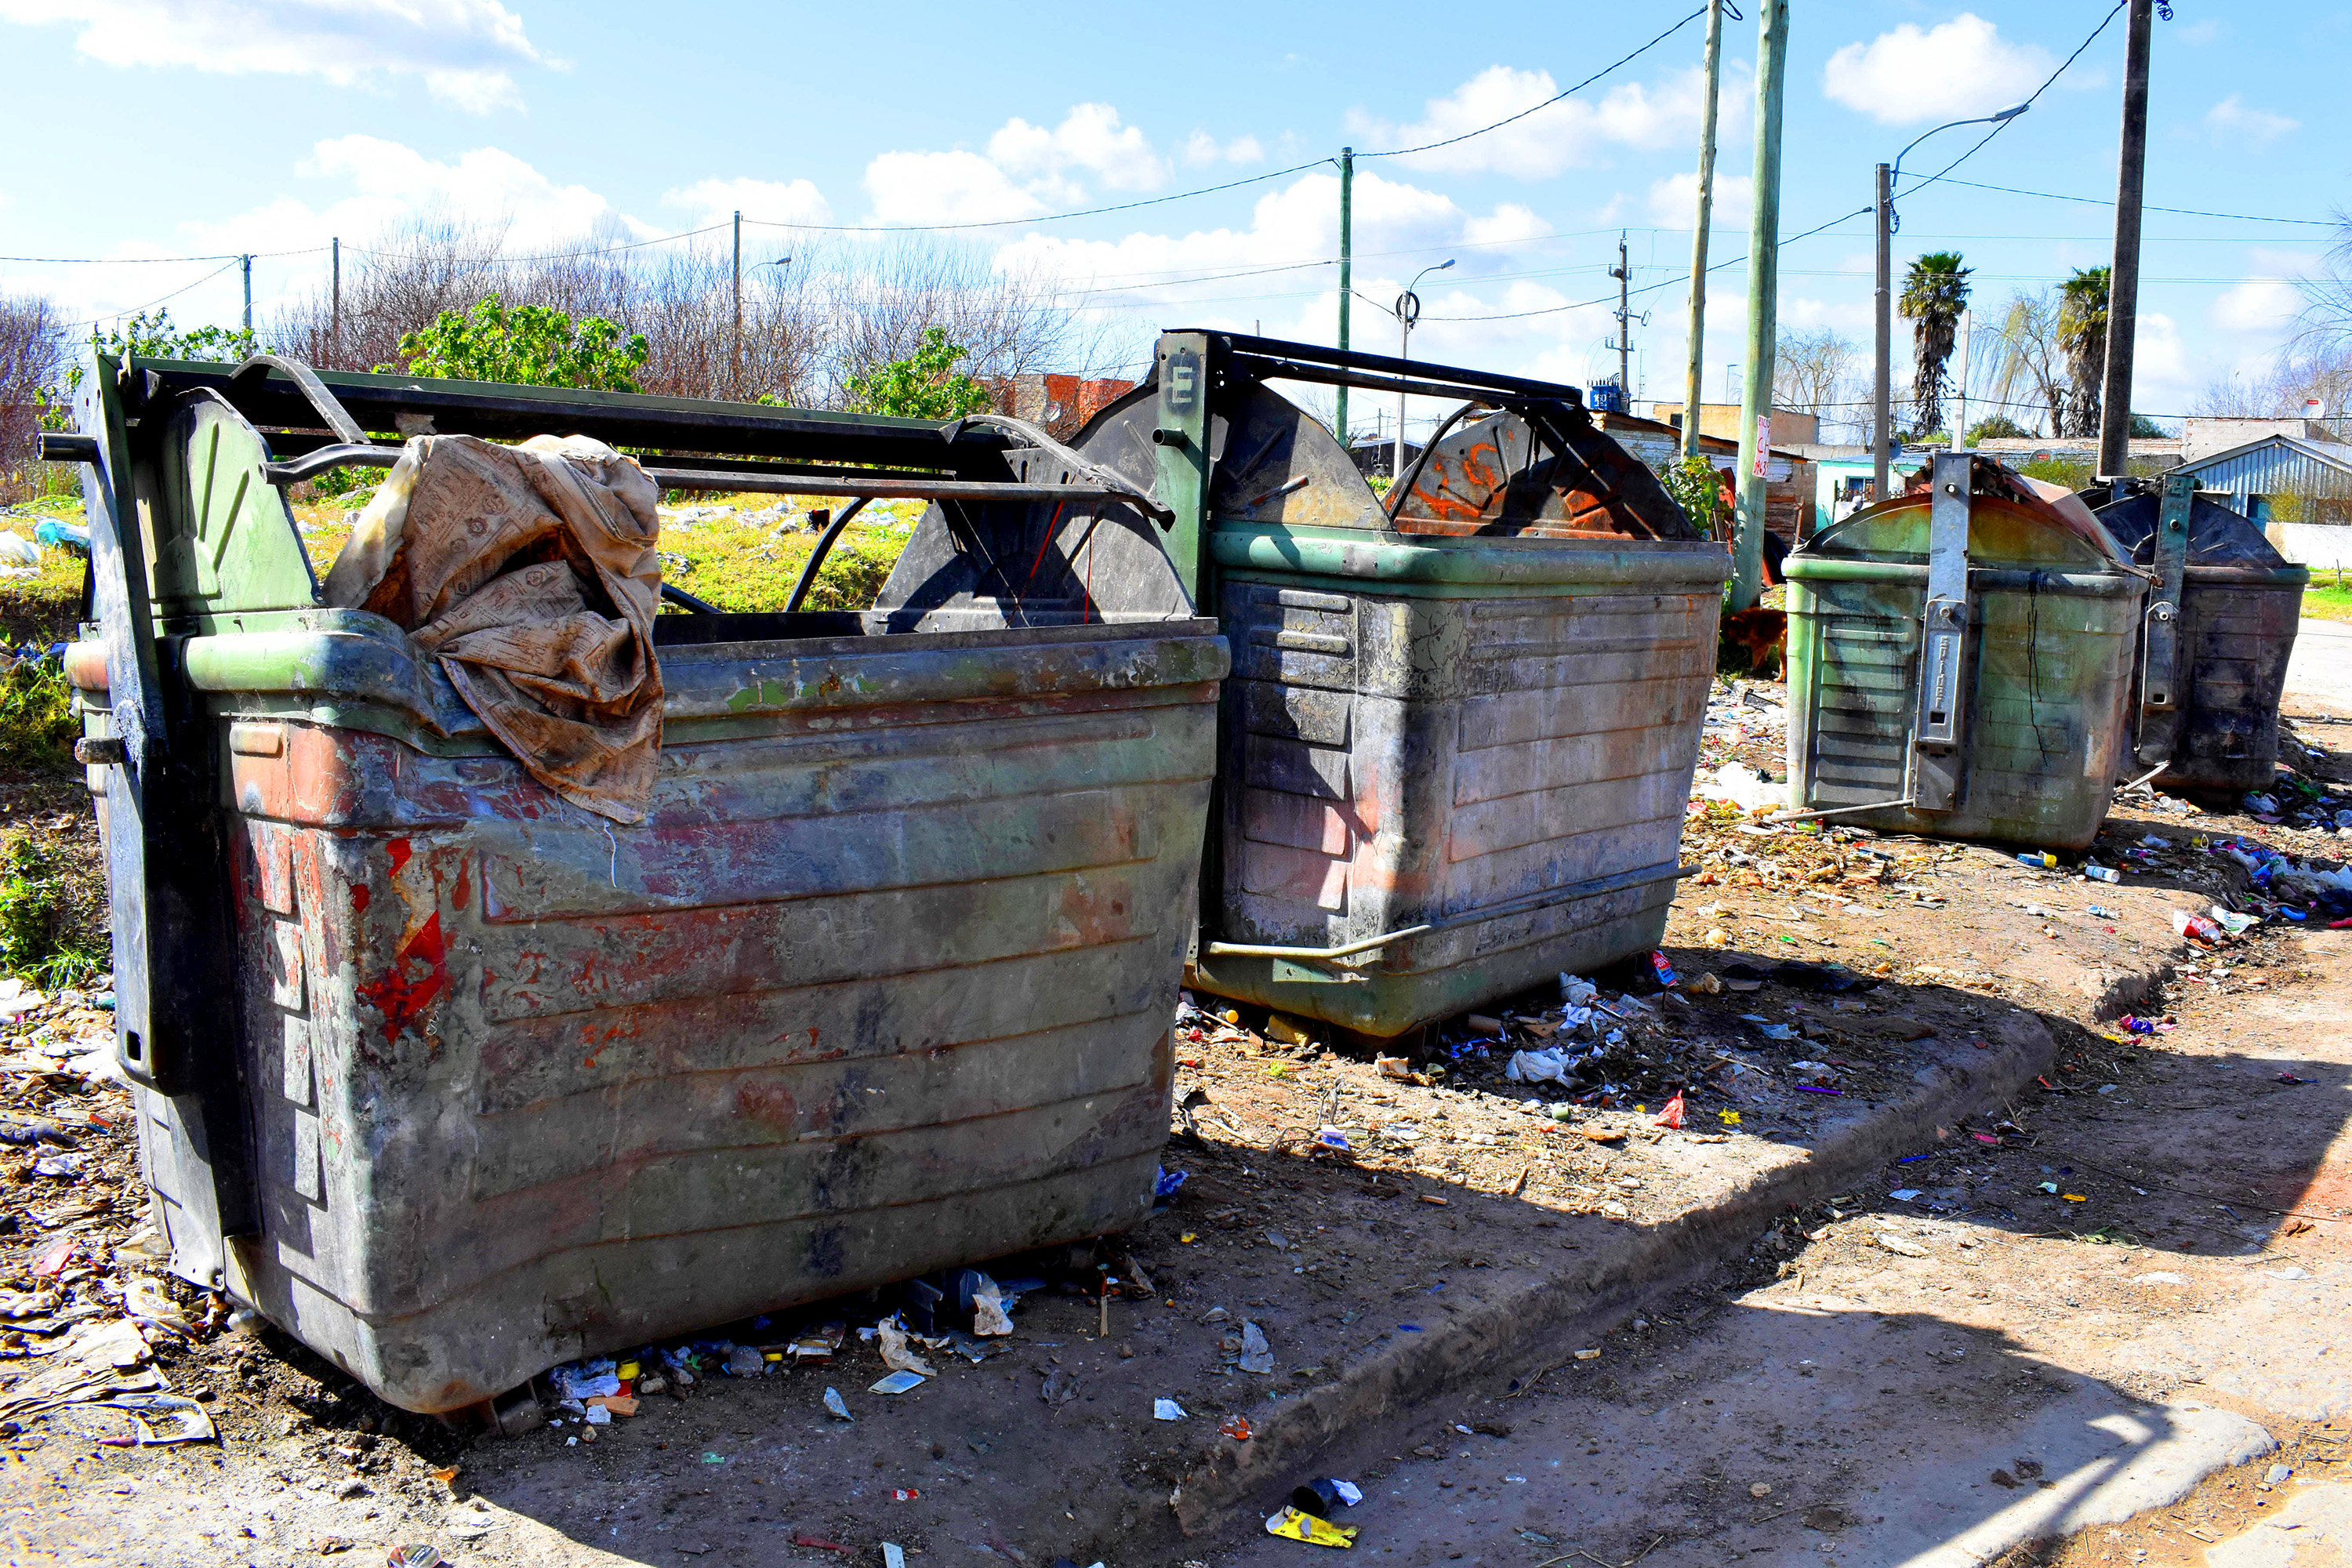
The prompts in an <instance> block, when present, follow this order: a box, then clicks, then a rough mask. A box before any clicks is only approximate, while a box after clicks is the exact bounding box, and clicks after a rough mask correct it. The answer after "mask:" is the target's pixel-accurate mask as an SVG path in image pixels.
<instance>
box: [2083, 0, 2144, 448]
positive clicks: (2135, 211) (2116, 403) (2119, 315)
mask: <svg viewBox="0 0 2352 1568" xmlns="http://www.w3.org/2000/svg"><path fill="white" fill-rule="evenodd" d="M2154 9H2155V5H2154V0H2131V17H2130V24H2129V31H2128V32H2127V34H2126V41H2125V44H2124V140H2123V151H2122V153H2121V155H2120V156H2118V157H2117V158H2116V255H2115V264H2114V267H2113V269H2112V270H2111V271H2110V272H2109V273H2108V275H2107V365H2106V374H2105V376H2104V377H2102V378H2101V379H2102V385H2101V388H2100V393H2099V395H2100V398H2101V400H2102V401H2101V403H2100V405H2099V470H2098V475H2097V477H2098V478H2100V479H2120V478H2121V477H2123V474H2124V470H2125V468H2126V464H2127V462H2128V460H2129V458H2130V457H2131V392H2132V339H2133V338H2134V336H2135V335H2136V334H2137V331H2138V329H2139V216H2140V191H2141V187H2142V185H2143V184H2145V182H2146V178H2147V50H2148V34H2149V33H2150V31H2151V30H2152V27H2151V22H2152V20H2153V18H2152V17H2151V16H2150V13H2151V12H2152V11H2153V10H2154Z"/></svg>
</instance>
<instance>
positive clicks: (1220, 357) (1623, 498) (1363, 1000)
mask: <svg viewBox="0 0 2352 1568" xmlns="http://www.w3.org/2000/svg"><path fill="white" fill-rule="evenodd" d="M1276 382H1294V383H1304V384H1318V385H1332V384H1340V385H1349V386H1355V387H1359V388H1364V387H1369V388H1372V389H1376V390H1394V389H1396V388H1397V387H1399V386H1400V385H1401V384H1402V385H1409V386H1410V387H1411V388H1412V390H1414V391H1415V392H1419V393H1422V394H1424V395H1438V396H1444V397H1448V398H1451V399H1453V400H1454V401H1455V402H1456V403H1457V404H1458V405H1459V407H1458V408H1457V410H1456V413H1455V414H1454V416H1452V417H1451V418H1449V420H1448V421H1447V426H1448V427H1447V429H1445V430H1444V431H1441V432H1440V434H1439V439H1438V440H1437V441H1435V442H1434V443H1433V444H1432V446H1431V448H1430V451H1429V455H1428V457H1427V458H1425V459H1424V462H1423V465H1422V466H1421V467H1420V468H1418V469H1416V470H1415V471H1414V472H1413V473H1412V474H1410V475H1408V476H1407V479H1406V482H1405V484H1404V486H1403V487H1402V490H1400V491H1398V492H1395V493H1394V494H1393V496H1392V498H1391V501H1390V502H1384V501H1383V500H1382V499H1381V498H1380V497H1378V496H1376V495H1375V494H1374V493H1373V492H1372V490H1371V489H1370V488H1369V487H1368V485H1367V484H1366V482H1365V480H1364V479H1363V478H1362V477H1361V476H1360V474H1359V473H1358V472H1357V470H1356V469H1355V468H1354V467H1353V465H1352V464H1351V463H1350V462H1349V458H1348V456H1347V454H1346V453H1345V452H1344V451H1343V450H1342V449H1341V447H1340V446H1339V442H1338V441H1337V440H1336V439H1335V438H1334V437H1333V436H1332V435H1331V434H1330V432H1329V431H1328V430H1327V429H1326V428H1325V427H1324V426H1323V425H1322V424H1321V423H1319V422H1318V420H1316V419H1314V418H1311V417H1309V416H1307V415H1306V414H1305V413H1304V412H1303V411H1302V410H1301V409H1300V408H1299V406H1298V405H1297V404H1295V403H1293V402H1291V401H1290V400H1289V399H1288V398H1287V397H1286V396H1284V395H1283V394H1282V393H1281V392H1279V391H1277V390H1276V387H1275V385H1274V383H1276ZM1076 447H1077V448H1078V450H1079V451H1080V452H1082V453H1083V454H1085V455H1086V456H1087V458H1091V459H1093V460H1095V461H1097V462H1100V463H1102V464H1104V465H1106V466H1108V467H1110V468H1116V469H1118V470H1119V471H1121V472H1124V473H1126V474H1127V475H1128V476H1129V478H1130V479H1135V480H1137V481H1138V482H1150V483H1151V484H1153V485H1154V487H1155V493H1156V494H1157V495H1158V497H1159V498H1160V500H1162V501H1163V502H1164V503H1166V504H1169V505H1171V506H1172V507H1173V508H1175V509H1176V510H1177V513H1178V516H1177V518H1176V520H1175V521H1174V525H1173V527H1172V529H1171V534H1170V541H1171V550H1172V552H1173V553H1174V554H1175V557H1176V560H1177V563H1178V569H1179V571H1180V572H1189V573H1191V574H1192V578H1191V585H1192V588H1193V590H1194V592H1195V595H1196V596H1197V600H1198V602H1199V603H1201V604H1202V605H1214V606H1215V607H1216V611H1217V616H1218V619H1219V622H1220V624H1221V625H1222V626H1223V627H1224V630H1225V633H1226V636H1227V637H1228V639H1229V640H1230V642H1231V644H1232V647H1233V650H1234V667H1235V668H1234V676H1233V679H1229V680H1228V681H1227V682H1226V683H1225V687H1224V694H1223V708H1222V712H1221V724H1222V731H1221V737H1220V740H1219V752H1218V799H1217V805H1216V808H1215V812H1214V815H1213V822H1212V825H1211V829H1212V830H1211V836H1210V844H1209V847H1208V850H1207V856H1206V862H1205V868H1204V872H1203V878H1202V904H1201V916H1200V926H1201V933H1200V941H1199V942H1198V944H1197V947H1196V948H1195V950H1194V952H1193V955H1192V968H1191V971H1190V977H1191V979H1192V983H1193V984H1197V985H1198V986H1200V987H1201V988H1202V989H1204V990H1206V991H1209V992H1212V993H1214V994H1219V995H1223V996H1228V997H1234V998H1237V999H1241V1000H1245V1001H1249V1002H1253V1003H1258V1004H1262V1005H1266V1006H1269V1007H1274V1008H1279V1009H1282V1010H1284V1011H1286V1012H1289V1013H1293V1014H1297V1015H1300V1016H1306V1017H1308V1018H1313V1019H1319V1020H1322V1021H1324V1022H1326V1023H1328V1024H1330V1025H1334V1026H1339V1028H1342V1029H1345V1030H1349V1031H1352V1032H1354V1033H1356V1034H1359V1035H1362V1036H1367V1037H1377V1038H1395V1037H1400V1036H1403V1035H1406V1034H1408V1033H1410V1032H1411V1031H1413V1030H1416V1029H1418V1028H1420V1027H1422V1026H1424V1025H1426V1024H1428V1023H1430V1022H1432V1021H1433V1020H1436V1019H1439V1018H1444V1017H1446V1016H1452V1015H1454V1014H1457V1013H1460V1012H1463V1011H1465V1010H1467V1009H1469V1008H1472V1007H1475V1006H1478V1005H1482V1004H1485V1003H1488V1002H1491V1001H1493V1000H1495V999H1496V998H1499V997H1502V996H1505V995H1507V994H1511V993H1512V992H1515V991H1518V990H1521V989H1524V988H1526V987H1528V986H1529V985H1531V984H1548V983H1549V982H1550V981H1551V980H1552V979H1553V977H1554V976H1555V975H1556V974H1557V973H1559V971H1561V970H1582V969H1587V968H1590V967H1593V966H1597V965H1600V964H1602V963H1607V962H1609V961H1611V960H1614V959H1618V958H1622V957H1625V956H1627V955H1630V954H1633V953H1636V952H1642V951H1644V950H1646V949H1648V948H1650V947H1652V946H1654V945H1655V943H1656V942H1657V940H1658V938H1659V936H1660V934H1661V932H1662V931H1663V929H1664V921H1665V916H1666V909H1667V906H1668V904H1669V903H1670V902H1671V901H1672V900H1673V897H1674V889H1675V879H1676V877H1677V875H1678V874H1679V870H1680V868H1679V866H1678V859H1679V856H1678V853H1677V851H1678V848H1679V845H1680V836H1681V825H1682V819H1683V812H1684V807H1685V802H1686V801H1687V799H1688V797H1689V794H1690V779H1691V772H1692V769H1693V766H1694V765H1695V763H1696V756H1697V750H1698V737H1699V728H1700V725H1701V723H1702V721H1703V720H1704V716H1705V709H1706V692H1707V689H1708V686H1709V684H1710V682H1711V680H1712V679H1713V677H1714V671H1715V653H1716V619H1717V612H1718V609H1719V607H1720V604H1721V590H1722V584H1723V582H1724V579H1725V577H1726V574H1727V566H1728V560H1727V555H1726V552H1724V550H1723V548H1722V547H1721V546H1720V545H1717V544H1713V543H1710V542H1706V541H1705V540H1703V539H1701V538H1700V537H1699V536H1698V535H1697V533H1696V531H1695V530H1693V529H1692V528H1691V527H1690V525H1689V522H1688V521H1687V520H1686V519H1685V517H1684V516H1683V514H1682V511H1681V510H1680V509H1679V508H1677V507H1676V506H1675V504H1674V503H1673V501H1672V500H1670V499H1669V498H1668V497H1667V496H1666V495H1665V493H1664V490H1663V489H1661V487H1660V486H1659V484H1658V481H1657V479H1655V478H1654V476H1653V475H1652V474H1651V473H1650V472H1649V471H1648V470H1647V469H1645V468H1643V467H1642V466H1641V465H1640V464H1639V463H1637V462H1635V461H1633V459H1632V458H1630V457H1628V456H1627V455H1626V453H1625V452H1624V451H1623V449H1622V448H1621V447H1618V446H1617V445H1616V443H1615V442H1613V441H1612V440H1610V439H1609V438H1608V437H1606V436H1604V435H1602V434H1601V432H1600V431H1598V430H1597V429H1595V428H1594V427H1593V425H1592V423H1591V419H1590V417H1589V416H1587V415H1586V413H1585V411H1584V409H1583V407H1582V406H1581V404H1580V401H1579V400H1578V396H1577V394H1576V393H1575V391H1574V390H1573V389H1571V388H1569V387H1564V386H1556V385H1553V384H1549V383H1542V382H1528V381H1523V380H1519V379H1517V378H1513V377H1507V376H1496V375H1490V374H1485V373H1479V372H1474V371H1466V370H1460V369H1455V368H1451V367H1446V366H1442V365H1427V364H1418V363H1413V364H1407V363H1404V362H1401V361H1396V360H1391V359H1386V358H1383V357H1381V356H1378V355H1370V354H1351V353H1335V352H1334V351H1332V350H1329V349H1324V348H1318V347H1314V346H1311V345H1306V344H1299V343H1291V342H1276V341H1273V340H1266V339H1255V338H1244V337H1238V336H1227V335H1224V334H1220V333H1207V332H1176V333H1169V334H1166V335H1163V336H1162V337H1161V339H1160V342H1159V345H1158V348H1157V352H1156V363H1155V368H1154V371H1153V375H1152V379H1151V381H1150V383H1149V384H1146V385H1145V386H1143V387H1142V388H1140V389H1139V390H1138V391H1137V392H1136V393H1134V394H1132V395H1129V397H1127V398H1125V399H1123V400H1122V401H1121V402H1119V403H1118V404H1115V405H1112V406H1111V407H1110V408H1108V409H1107V410H1105V411H1104V413H1103V414H1102V415H1100V416H1097V419H1095V420H1094V421H1093V422H1092V423H1091V424H1090V425H1089V426H1087V429H1086V430H1085V431H1084V432H1083V433H1082V434H1081V436H1080V437H1079V438H1078V439H1077V441H1076ZM910 553H911V552H910Z"/></svg>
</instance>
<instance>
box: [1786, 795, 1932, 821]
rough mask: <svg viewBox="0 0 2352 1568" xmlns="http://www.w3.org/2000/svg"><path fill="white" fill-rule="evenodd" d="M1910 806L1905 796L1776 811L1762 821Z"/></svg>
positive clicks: (1788, 819)
mask: <svg viewBox="0 0 2352 1568" xmlns="http://www.w3.org/2000/svg"><path fill="white" fill-rule="evenodd" d="M1910 804H1911V797H1910V796H1909V795H1905V796H1904V797H1903V798H1902V799H1901V800H1881V801H1873V802H1872V803H1871V804H1870V805H1832V806H1830V807H1829V808H1827V809H1826V810H1822V811H1776V812H1773V813H1772V814H1771V815H1770V816H1767V817H1766V818H1765V819H1764V820H1765V821H1767V822H1804V821H1807V820H1809V819H1810V818H1812V817H1816V816H1853V814H1854V813H1855V812H1857V811H1893V810H1895V809H1896V808H1897V807H1899V806H1906V805H1910Z"/></svg>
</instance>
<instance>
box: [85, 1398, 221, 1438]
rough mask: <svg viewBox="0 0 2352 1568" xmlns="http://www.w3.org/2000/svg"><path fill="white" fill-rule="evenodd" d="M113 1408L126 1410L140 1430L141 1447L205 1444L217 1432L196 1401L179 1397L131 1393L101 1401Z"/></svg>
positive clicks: (203, 1409)
mask: <svg viewBox="0 0 2352 1568" xmlns="http://www.w3.org/2000/svg"><path fill="white" fill-rule="evenodd" d="M100 1404H102V1405H106V1406H107V1407H108V1408H109V1409H113V1410H126V1411H129V1412H130V1414H131V1423H132V1425H134V1426H137V1427H138V1428H139V1446H140V1447H142V1448H146V1447H163V1446H164V1445H168V1444H173V1443H204V1442H209V1441H211V1440H212V1439H213V1438H214V1437H215V1436H217V1434H216V1433H215V1432H214V1430H213V1418H212V1417H211V1416H210V1415H206V1414H205V1407H204V1406H203V1405H199V1404H197V1403H196V1402H195V1401H194V1400H193V1399H183V1398H181V1397H180V1396H179V1395H178V1394H162V1393H156V1394H124V1395H122V1396H121V1397H120V1398H115V1399H107V1400H101V1401H100Z"/></svg>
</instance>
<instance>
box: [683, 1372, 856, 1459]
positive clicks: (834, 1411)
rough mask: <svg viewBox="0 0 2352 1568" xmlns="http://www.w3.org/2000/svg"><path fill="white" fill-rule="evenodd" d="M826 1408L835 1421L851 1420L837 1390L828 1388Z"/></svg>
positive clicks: (825, 1396)
mask: <svg viewBox="0 0 2352 1568" xmlns="http://www.w3.org/2000/svg"><path fill="white" fill-rule="evenodd" d="M824 1408H825V1412H826V1414H828V1415H831V1416H832V1417H833V1418H834V1419H835V1421H846V1420H848V1419H849V1406H848V1405H847V1404H846V1403H845V1401H844V1400H843V1399H842V1397H841V1391H840V1390H839V1389H837V1388H828V1389H826V1390H825V1391H824ZM703 1458H704V1459H705V1460H708V1459H709V1458H710V1456H709V1455H708V1454H705V1455H704V1456H703Z"/></svg>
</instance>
